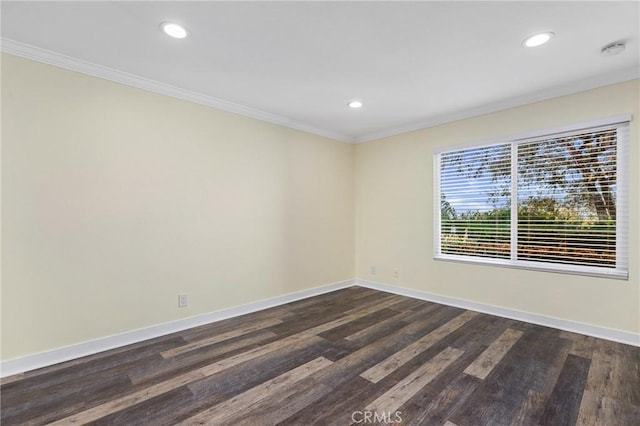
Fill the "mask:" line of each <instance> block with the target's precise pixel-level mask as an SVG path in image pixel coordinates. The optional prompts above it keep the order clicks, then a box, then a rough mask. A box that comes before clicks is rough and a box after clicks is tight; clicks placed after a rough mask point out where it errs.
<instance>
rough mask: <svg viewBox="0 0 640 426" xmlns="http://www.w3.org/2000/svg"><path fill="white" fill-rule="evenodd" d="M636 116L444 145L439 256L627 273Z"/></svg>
mask: <svg viewBox="0 0 640 426" xmlns="http://www.w3.org/2000/svg"><path fill="white" fill-rule="evenodd" d="M630 119H631V117H630V116H625V117H612V118H609V119H605V120H600V121H598V122H592V123H587V124H584V123H583V124H580V125H574V126H569V127H566V128H563V129H557V130H554V131H545V132H538V133H536V134H529V135H524V136H519V137H513V138H510V139H509V140H506V141H499V142H495V143H484V144H474V145H473V146H467V147H464V148H459V149H452V150H447V151H439V152H436V154H435V158H434V162H435V191H434V194H435V197H436V199H435V212H434V213H435V215H434V217H435V235H436V238H435V251H434V258H436V259H442V260H458V261H468V262H479V263H489V264H494V265H504V266H512V267H520V268H528V269H542V270H552V271H557V272H567V273H576V274H586V275H597V276H611V277H616V278H622V279H627V277H628V265H627V239H628V232H627V200H626V187H625V185H626V183H625V178H624V176H625V164H624V159H625V158H626V153H625V150H626V145H627V140H628V129H629V121H630Z"/></svg>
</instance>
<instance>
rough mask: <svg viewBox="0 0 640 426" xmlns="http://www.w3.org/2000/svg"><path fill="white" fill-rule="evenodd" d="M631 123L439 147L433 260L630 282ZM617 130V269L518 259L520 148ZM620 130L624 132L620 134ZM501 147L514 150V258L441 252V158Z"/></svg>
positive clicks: (620, 119) (614, 120) (618, 119)
mask: <svg viewBox="0 0 640 426" xmlns="http://www.w3.org/2000/svg"><path fill="white" fill-rule="evenodd" d="M631 120H632V116H631V115H630V114H625V115H617V116H613V117H607V118H602V119H598V120H591V121H586V122H580V123H575V124H571V125H567V126H561V127H556V128H552V129H545V130H540V131H535V132H528V133H522V134H517V135H512V136H505V137H499V138H493V139H489V140H484V141H479V142H472V143H465V144H459V145H454V146H447V147H440V148H436V149H434V151H433V182H434V184H433V189H434V193H433V200H434V201H433V203H434V247H433V249H434V252H433V259H434V260H438V261H448V262H462V263H472V264H481V265H490V266H502V267H508V268H516V269H525V270H535V271H547V272H557V273H564V274H571V275H587V276H595V277H607V278H615V279H621V280H628V279H629V264H628V250H629V247H628V243H629V223H628V220H629V219H628V214H629V209H628V202H629V200H628V190H627V185H628V174H627V157H628V155H627V154H628V149H629V148H628V146H629V127H630V126H629V123H630V122H631ZM607 126H611V127H616V128H617V136H616V150H617V154H616V210H617V215H616V266H615V268H612V267H603V266H586V265H573V264H562V263H550V262H542V261H532V260H520V259H518V258H517V250H518V244H517V240H518V172H517V167H518V164H517V156H518V149H517V147H518V145H519V144H523V143H531V142H535V141H536V140H545V139H549V138H550V137H554V136H558V135H563V136H564V135H569V134H571V133H577V134H580V133H584V132H588V131H590V130H592V129H597V128H601V127H607ZM621 129H622V130H623V131H624V130H626V132H625V133H623V131H621ZM500 144H510V147H511V148H510V149H511V165H510V166H511V221H510V228H509V229H510V244H511V245H510V249H511V255H510V257H509V258H508V259H504V258H492V257H482V256H467V255H459V254H448V253H442V252H441V237H442V235H441V230H442V228H441V225H442V222H441V209H440V197H441V194H440V190H441V181H440V175H441V167H440V166H441V155H442V154H445V153H449V152H453V151H460V150H465V149H474V148H483V147H490V146H495V145H500Z"/></svg>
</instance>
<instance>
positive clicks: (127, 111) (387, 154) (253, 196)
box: [1, 55, 640, 360]
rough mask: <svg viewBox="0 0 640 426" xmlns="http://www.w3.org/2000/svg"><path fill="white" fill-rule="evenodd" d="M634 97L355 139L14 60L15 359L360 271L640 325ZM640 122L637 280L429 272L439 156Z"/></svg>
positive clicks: (5, 123) (611, 95)
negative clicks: (610, 121)
mask: <svg viewBox="0 0 640 426" xmlns="http://www.w3.org/2000/svg"><path fill="white" fill-rule="evenodd" d="M638 103H639V82H638V81H633V82H628V83H623V84H618V85H614V86H609V87H604V88H600V89H596V90H591V91H588V92H583V93H579V94H575V95H571V96H565V97H562V98H557V99H554V100H551V101H546V102H541V103H537V104H532V105H527V106H524V107H521V108H514V109H510V110H507V111H502V112H499V113H495V114H489V115H485V116H480V117H476V118H473V119H468V120H463V121H459V122H455V123H450V124H447V125H442V126H437V127H433V128H430V129H425V130H421V131H418V132H412V133H407V134H403V135H399V136H396V137H390V138H386V139H383V140H379V141H374V142H369V143H364V144H360V145H357V146H355V147H353V146H351V145H347V144H343V143H340V142H335V141H331V140H328V139H325V138H322V137H318V136H313V135H309V134H306V133H303V132H299V131H295V130H291V129H286V128H283V127H279V126H276V125H271V124H268V123H264V122H261V121H257V120H252V119H249V118H245V117H241V116H238V115H234V114H231V113H226V112H222V111H218V110H215V109H212V108H207V107H204V106H200V105H196V104H192V103H189V102H185V101H181V100H177V99H173V98H169V97H165V96H162V95H158V94H154V93H150V92H146V91H143V90H138V89H135V88H131V87H127V86H123V85H120V84H116V83H112V82H108V81H105V80H101V79H97V78H93V77H90V76H86V75H83V74H78V73H74V72H71V71H67V70H63V69H60V68H56V67H51V66H47V65H43V64H40V63H36V62H32V61H29V60H25V59H21V58H17V57H14V56H11V55H2V316H1V318H2V359H3V360H9V359H13V358H16V357H21V356H25V355H29V354H34V353H38V352H42V351H46V350H50V349H56V348H60V347H63V346H67V345H72V344H76V343H80V342H83V341H87V340H91V339H96V338H100V337H105V336H108V335H112V334H117V333H122V332H125V331H130V330H133V329H136V328H141V327H145V326H150V325H155V324H159V323H162V322H167V321H172V320H175V319H179V318H184V317H188V316H192V315H197V314H201V313H207V312H211V311H214V310H218V309H222V308H227V307H232V306H236V305H240V304H243V303H248V302H252V301H257V300H261V299H265V298H268V297H273V296H278V295H282V294H286V293H291V292H294V291H298V290H304V289H308V288H310V287H314V286H318V285H322V284H328V283H332V282H337V281H342V280H347V279H351V278H353V277H354V276H357V277H358V278H361V279H367V280H372V281H379V282H384V283H389V284H394V285H399V286H403V287H407V288H411V289H417V290H422V291H426V292H431V293H435V294H440V295H445V296H450V297H455V298H459V299H464V300H469V301H475V302H480V303H485V304H489V305H496V306H502V307H507V308H511V309H517V310H521V311H525V312H533V313H537V314H541V315H548V316H552V317H557V318H562V319H567V320H572V321H580V322H584V323H588V324H593V325H596V326H600V327H609V328H613V329H619V330H623V331H630V332H635V333H637V332H639V331H640V325H639V324H640V313H639V311H640V308H639V305H640V292H639V284H640V283H639V282H640V272H639V269H638V265H639V263H640V248H639V242H638V241H639V240H640V222H639V221H640V219H639V216H638V213H637V212H638V211H640V206H639V202H640V167H638V164H640V149H639V147H638V121H637V120H638V115H639V113H640V111H639V105H638ZM628 113H631V114H633V116H634V121H633V122H632V125H631V146H630V158H629V164H630V165H631V166H632V167H630V169H631V173H630V211H631V215H630V216H631V217H630V219H631V220H630V228H631V238H630V240H631V241H630V243H631V252H630V264H631V266H630V279H629V281H618V280H610V279H604V278H586V277H580V276H570V275H559V274H553V273H543V272H533V271H520V270H515V269H506V268H498V267H490V266H477V265H468V264H456V263H445V262H434V261H433V260H432V254H433V253H432V251H433V248H432V247H433V225H432V222H433V210H432V199H433V192H432V190H433V170H432V155H433V150H434V148H437V147H446V146H450V145H455V144H459V143H465V142H473V141H477V140H483V139H488V138H492V137H497V136H505V135H510V134H517V133H522V132H527V131H533V130H540V129H544V128H548V127H554V126H559V125H565V124H571V123H575V122H579V121H584V120H589V119H596V118H602V117H607V116H611V115H616V114H628ZM354 161H355V165H354ZM634 165H635V167H634ZM354 191H355V195H354ZM354 224H355V228H354ZM354 233H355V243H354ZM354 244H355V246H354ZM355 253H357V256H356V255H355ZM354 265H355V271H354ZM371 266H375V267H376V269H377V273H376V274H375V275H372V274H371V269H370V268H371ZM395 268H397V269H398V271H399V274H400V276H399V278H397V279H396V278H394V277H393V269H395ZM181 292H184V293H188V295H189V307H188V308H185V309H178V308H177V294H178V293H181Z"/></svg>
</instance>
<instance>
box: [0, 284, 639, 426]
mask: <svg viewBox="0 0 640 426" xmlns="http://www.w3.org/2000/svg"><path fill="white" fill-rule="evenodd" d="M0 391H1V404H2V405H1V411H2V414H1V418H0V420H1V423H2V425H7V426H8V425H28V424H51V423H52V424H86V423H91V424H118V425H142V424H145V425H146V424H148V425H175V424H184V425H197V424H211V425H226V424H229V425H358V424H373V423H377V424H404V425H438V426H440V425H447V426H452V425H458V426H463V425H474V426H475V425H553V426H556V425H574V424H579V425H630V426H632V425H633V426H637V425H640V348H637V347H633V346H628V345H623V344H618V343H613V342H609V341H606V340H601V339H596V338H593V337H587V336H582V335H578V334H573V333H569V332H563V331H559V330H555V329H551V328H546V327H541V326H537V325H533V324H528V323H523V322H519V321H514V320H509V319H504V318H499V317H495V316H491V315H485V314H480V313H476V312H472V311H465V310H463V309H458V308H453V307H448V306H443V305H438V304H434V303H429V302H424V301H420V300H415V299H410V298H407V297H402V296H396V295H391V294H388V293H383V292H380V291H375V290H371V289H366V288H362V287H352V288H348V289H344V290H340V291H336V292H333V293H328V294H325V295H322V296H317V297H313V298H310V299H305V300H302V301H298V302H294V303H290V304H288V305H283V306H279V307H276V308H272V309H268V310H264V311H260V312H256V313H253V314H249V315H245V316H242V317H237V318H233V319H229V320H226V321H222V322H217V323H213V324H210V325H206V326H202V327H198V328H194V329H190V330H187V331H184V332H180V333H176V334H172V335H168V336H164V337H161V338H157V339H153V340H149V341H146V342H141V343H138V344H135V345H131V346H127V347H123V348H119V349H115V350H111V351H108V352H104V353H100V354H96V355H92V356H89V357H85V358H82V359H78V360H74V361H70V362H66V363H62V364H58V365H55V366H51V367H46V368H43V369H40V370H35V371H32V372H28V373H25V374H21V375H17V376H12V377H8V378H5V379H4V380H3V381H2V386H1V388H0Z"/></svg>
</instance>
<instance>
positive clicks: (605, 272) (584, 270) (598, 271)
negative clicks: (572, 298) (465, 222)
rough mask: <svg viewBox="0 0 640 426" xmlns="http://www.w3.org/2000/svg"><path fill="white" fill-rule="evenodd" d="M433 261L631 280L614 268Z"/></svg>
mask: <svg viewBox="0 0 640 426" xmlns="http://www.w3.org/2000/svg"><path fill="white" fill-rule="evenodd" d="M433 260H436V261H443V262H454V263H468V264H474V265H486V266H499V267H503V268H511V269H523V270H527V271H539V272H554V273H557V274H565V275H582V276H588V277H597V278H611V279H616V280H621V281H628V280H629V273H628V271H622V270H619V269H614V268H596V267H588V266H578V265H557V264H541V263H540V262H527V261H512V260H507V259H489V258H474V257H471V256H456V255H442V254H440V255H434V256H433Z"/></svg>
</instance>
